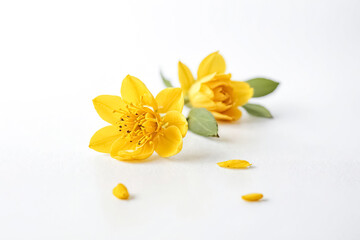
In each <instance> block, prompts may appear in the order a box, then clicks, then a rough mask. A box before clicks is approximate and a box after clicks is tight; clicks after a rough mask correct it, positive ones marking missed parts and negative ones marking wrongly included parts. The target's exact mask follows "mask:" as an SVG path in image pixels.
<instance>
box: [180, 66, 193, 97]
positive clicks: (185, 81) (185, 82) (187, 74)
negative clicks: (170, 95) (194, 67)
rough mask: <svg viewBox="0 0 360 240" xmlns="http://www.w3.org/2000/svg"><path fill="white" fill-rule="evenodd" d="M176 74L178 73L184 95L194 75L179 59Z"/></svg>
mask: <svg viewBox="0 0 360 240" xmlns="http://www.w3.org/2000/svg"><path fill="white" fill-rule="evenodd" d="M178 74H179V82H180V85H181V89H182V90H183V92H184V94H185V95H186V94H187V92H188V90H189V89H190V87H191V85H192V84H193V83H194V77H193V75H192V73H191V71H190V69H189V68H188V67H187V66H186V65H185V64H183V63H182V62H180V61H179V64H178Z"/></svg>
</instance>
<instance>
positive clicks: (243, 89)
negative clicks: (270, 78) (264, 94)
mask: <svg viewBox="0 0 360 240" xmlns="http://www.w3.org/2000/svg"><path fill="white" fill-rule="evenodd" d="M231 86H232V87H233V89H234V92H233V94H234V99H236V100H235V104H236V106H243V105H245V104H246V103H247V102H248V101H249V99H250V98H252V96H253V95H254V89H253V88H251V87H250V85H249V84H248V83H247V82H238V81H231Z"/></svg>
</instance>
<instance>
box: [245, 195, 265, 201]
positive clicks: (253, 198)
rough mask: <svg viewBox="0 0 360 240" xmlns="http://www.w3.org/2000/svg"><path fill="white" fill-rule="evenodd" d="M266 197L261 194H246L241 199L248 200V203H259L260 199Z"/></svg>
mask: <svg viewBox="0 0 360 240" xmlns="http://www.w3.org/2000/svg"><path fill="white" fill-rule="evenodd" d="M263 197H264V196H263V195H262V194H261V193H250V194H246V195H244V196H242V197H241V198H242V199H244V200H246V201H251V202H254V201H259V200H260V199H262V198H263Z"/></svg>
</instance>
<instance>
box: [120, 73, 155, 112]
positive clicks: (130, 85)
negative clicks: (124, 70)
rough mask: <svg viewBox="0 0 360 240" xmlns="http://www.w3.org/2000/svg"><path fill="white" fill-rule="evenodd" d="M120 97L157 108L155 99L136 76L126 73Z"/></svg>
mask: <svg viewBox="0 0 360 240" xmlns="http://www.w3.org/2000/svg"><path fill="white" fill-rule="evenodd" d="M121 97H122V98H123V99H124V100H125V101H127V102H130V103H133V104H140V105H143V106H150V107H152V108H153V109H154V110H156V109H157V104H156V101H155V99H154V97H153V95H152V94H151V92H150V91H149V89H147V87H146V86H145V84H144V83H143V82H142V81H140V80H139V79H138V78H136V77H133V76H130V75H127V76H126V77H125V79H124V80H123V82H122V85H121Z"/></svg>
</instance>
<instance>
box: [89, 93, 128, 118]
mask: <svg viewBox="0 0 360 240" xmlns="http://www.w3.org/2000/svg"><path fill="white" fill-rule="evenodd" d="M93 104H94V107H95V110H96V112H97V113H98V114H99V116H100V117H101V118H102V119H103V120H104V121H106V122H108V123H110V124H115V123H116V121H118V118H117V117H116V115H117V113H116V112H114V110H119V109H121V108H123V107H125V106H126V104H125V103H124V101H123V100H122V99H121V97H119V96H113V95H100V96H98V97H96V98H94V99H93Z"/></svg>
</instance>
